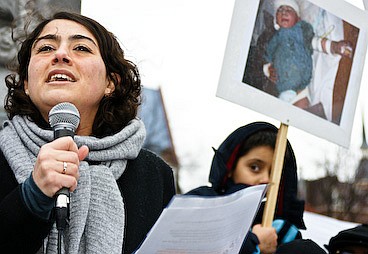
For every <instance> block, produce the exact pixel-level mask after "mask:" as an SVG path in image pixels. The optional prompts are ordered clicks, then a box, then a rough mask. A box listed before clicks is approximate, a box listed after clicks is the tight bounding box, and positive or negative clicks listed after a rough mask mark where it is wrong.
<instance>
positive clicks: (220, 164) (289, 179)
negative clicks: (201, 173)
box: [187, 122, 305, 254]
mask: <svg viewBox="0 0 368 254" xmlns="http://www.w3.org/2000/svg"><path fill="white" fill-rule="evenodd" d="M277 131H278V130H277V128H276V127H275V126H273V125H271V124H269V123H265V122H255V123H251V124H248V125H245V126H242V127H240V128H238V129H236V130H235V131H234V132H233V133H231V134H230V135H229V136H228V137H227V138H226V139H225V141H223V143H222V144H221V145H220V147H219V149H218V150H215V155H214V157H213V161H212V165H211V171H210V176H209V181H210V183H211V187H208V186H202V187H199V188H196V189H194V190H191V191H190V192H188V193H187V194H192V195H202V196H219V195H226V194H230V193H233V192H235V191H238V190H240V189H243V188H247V187H249V186H253V185H258V184H268V183H269V181H270V172H271V167H272V160H273V153H274V147H275V142H276V135H277ZM296 194H297V168H296V161H295V157H294V153H293V151H292V148H291V145H290V144H289V143H288V145H287V149H286V156H285V162H284V168H283V173H282V177H281V182H280V189H279V195H278V200H277V205H276V211H275V221H274V223H273V227H262V226H261V225H260V223H261V219H262V214H263V205H262V206H261V208H260V211H259V212H258V214H257V217H256V218H255V221H254V225H253V227H252V230H251V232H249V233H248V235H247V238H246V241H245V242H244V244H243V247H242V252H241V253H246V254H248V253H249V254H253V253H259V252H260V253H274V252H275V250H276V248H277V245H279V244H281V243H285V242H289V241H291V240H293V239H295V238H300V237H301V234H300V232H299V231H298V228H300V229H304V228H305V225H304V222H303V211H304V202H303V201H300V200H298V199H297V198H296ZM276 232H277V235H276Z"/></svg>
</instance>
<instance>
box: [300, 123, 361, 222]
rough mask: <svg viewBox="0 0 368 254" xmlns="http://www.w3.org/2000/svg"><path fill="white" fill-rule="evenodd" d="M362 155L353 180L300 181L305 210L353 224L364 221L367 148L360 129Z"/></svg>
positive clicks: (332, 176)
mask: <svg viewBox="0 0 368 254" xmlns="http://www.w3.org/2000/svg"><path fill="white" fill-rule="evenodd" d="M362 140H363V141H362V145H361V152H362V156H361V159H360V161H359V164H358V167H357V168H356V169H355V177H354V178H353V179H352V181H349V182H340V181H339V179H338V178H337V176H336V175H331V174H327V176H325V177H323V178H320V179H316V180H313V181H304V182H303V184H302V186H304V188H305V190H304V191H303V193H305V197H304V198H305V201H306V206H305V209H306V210H307V211H311V212H316V213H319V214H323V215H327V216H329V217H334V218H337V219H340V220H346V221H352V222H357V223H367V221H368V195H367V193H368V192H367V191H368V145H367V140H366V135H365V128H364V126H363V139H362Z"/></svg>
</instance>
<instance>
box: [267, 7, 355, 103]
mask: <svg viewBox="0 0 368 254" xmlns="http://www.w3.org/2000/svg"><path fill="white" fill-rule="evenodd" d="M274 10H275V29H276V32H275V33H274V34H273V35H272V37H271V39H270V41H269V42H268V44H267V46H266V51H265V54H264V60H265V61H266V64H264V66H263V72H264V74H265V75H266V76H267V77H268V78H269V79H270V80H271V81H272V82H273V83H275V84H276V89H277V91H278V93H279V95H278V97H279V98H280V99H281V100H284V101H286V102H289V103H291V104H294V105H295V106H298V107H300V108H303V109H307V108H308V107H310V95H309V89H308V88H307V86H308V85H309V83H310V81H311V78H312V71H313V60H312V54H313V50H317V51H320V52H324V53H326V54H331V55H340V56H343V57H348V58H352V56H353V49H352V46H351V43H350V42H349V41H344V40H341V41H331V40H328V39H327V38H324V37H318V36H315V34H314V31H313V27H312V26H311V24H309V23H308V22H306V21H304V20H301V19H300V9H299V5H298V4H297V2H296V1H295V0H275V2H274Z"/></svg>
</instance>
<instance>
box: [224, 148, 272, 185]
mask: <svg viewBox="0 0 368 254" xmlns="http://www.w3.org/2000/svg"><path fill="white" fill-rule="evenodd" d="M272 159H273V149H272V148H271V147H270V146H258V147H255V148H253V149H251V150H250V151H249V152H248V153H247V154H245V155H243V156H242V157H240V158H239V160H238V163H237V164H236V167H235V170H234V172H233V173H232V175H231V177H232V179H233V181H234V183H242V184H248V185H258V184H267V183H268V182H269V181H270V172H271V166H272Z"/></svg>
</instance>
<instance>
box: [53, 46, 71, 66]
mask: <svg viewBox="0 0 368 254" xmlns="http://www.w3.org/2000/svg"><path fill="white" fill-rule="evenodd" d="M52 62H53V63H54V64H56V63H66V64H70V63H71V59H70V57H69V55H68V52H67V51H66V50H64V49H61V48H59V49H57V50H56V51H55V55H54V59H53V60H52Z"/></svg>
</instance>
